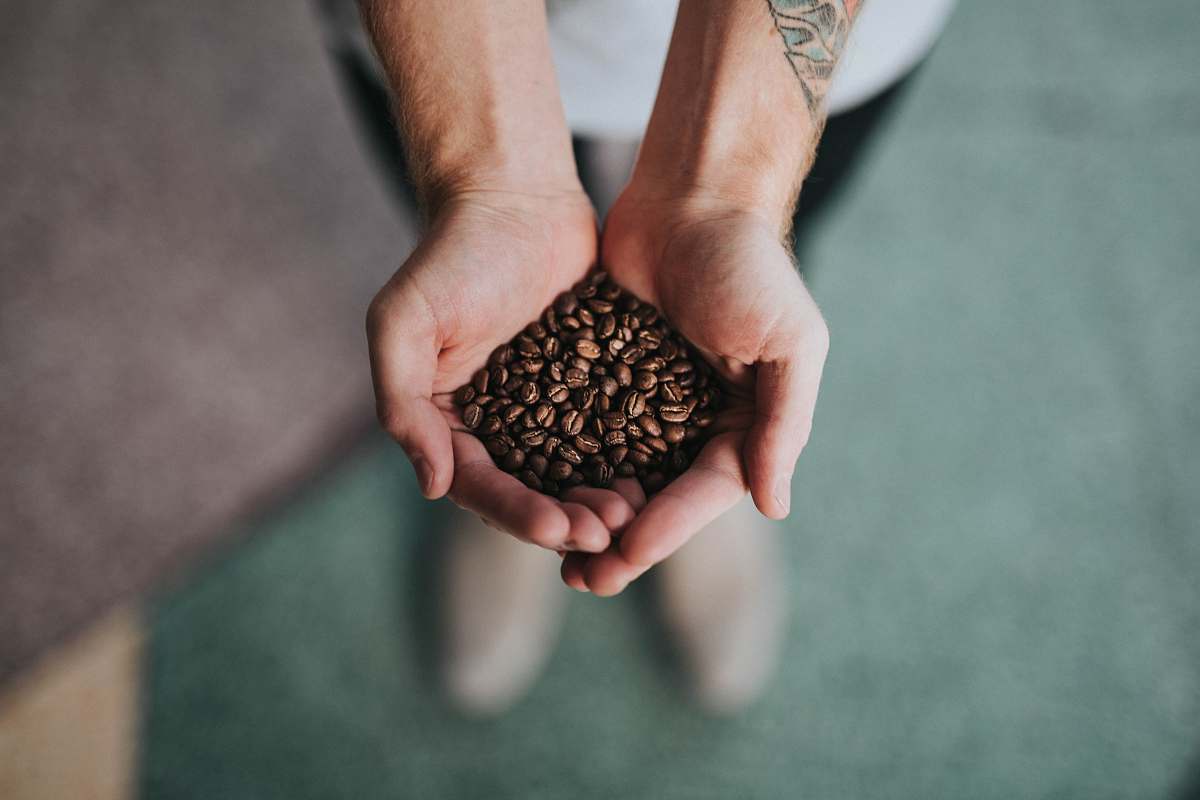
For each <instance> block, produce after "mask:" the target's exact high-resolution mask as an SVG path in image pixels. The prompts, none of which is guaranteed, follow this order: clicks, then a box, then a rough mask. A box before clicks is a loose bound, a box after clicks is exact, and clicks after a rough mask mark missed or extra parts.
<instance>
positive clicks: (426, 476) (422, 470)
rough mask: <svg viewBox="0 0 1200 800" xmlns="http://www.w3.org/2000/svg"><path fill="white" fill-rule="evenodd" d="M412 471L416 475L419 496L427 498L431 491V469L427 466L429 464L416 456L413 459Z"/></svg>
mask: <svg viewBox="0 0 1200 800" xmlns="http://www.w3.org/2000/svg"><path fill="white" fill-rule="evenodd" d="M413 470H414V471H416V473H417V484H418V485H419V486H420V487H421V494H423V495H425V496H426V497H428V496H429V492H430V491H431V490H432V489H433V467H431V466H429V462H428V461H426V460H425V459H424V458H423V457H421V456H417V457H416V458H414V459H413Z"/></svg>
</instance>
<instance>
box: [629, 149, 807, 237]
mask: <svg viewBox="0 0 1200 800" xmlns="http://www.w3.org/2000/svg"><path fill="white" fill-rule="evenodd" d="M798 189H799V186H798V182H797V181H795V180H791V179H789V180H786V181H781V180H779V179H778V176H777V175H773V174H772V171H771V169H770V168H769V167H767V168H764V169H762V170H757V169H752V170H748V171H746V172H741V171H738V170H734V169H728V168H721V167H719V168H717V169H714V170H708V169H705V168H702V167H701V168H695V167H691V166H673V167H672V168H670V169H662V168H661V167H659V166H655V167H650V166H646V167H644V168H643V167H642V166H641V165H639V168H638V169H637V170H636V171H635V172H634V176H633V178H632V179H631V180H630V182H629V185H628V186H627V187H626V189H625V191H624V193H623V194H622V196H621V199H622V202H623V203H624V204H625V205H627V206H630V207H636V208H640V209H642V212H641V213H642V214H645V215H646V216H645V219H647V220H649V219H653V218H659V217H661V216H662V215H663V213H664V212H665V213H666V214H667V215H668V216H670V217H671V218H673V219H676V220H679V221H681V222H694V221H703V220H715V219H731V218H748V219H754V220H757V221H759V222H760V223H762V224H763V225H765V226H767V227H768V228H770V229H771V230H773V231H776V232H777V233H778V235H779V236H780V238H783V237H784V236H786V235H787V234H788V232H789V230H790V228H791V221H792V213H793V210H794V206H795V200H796V193H797V191H798Z"/></svg>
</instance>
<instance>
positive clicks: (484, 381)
mask: <svg viewBox="0 0 1200 800" xmlns="http://www.w3.org/2000/svg"><path fill="white" fill-rule="evenodd" d="M471 385H473V386H474V387H475V391H476V392H478V393H479V394H487V390H488V371H487V370H486V369H480V370H476V371H475V374H474V375H472V376H471Z"/></svg>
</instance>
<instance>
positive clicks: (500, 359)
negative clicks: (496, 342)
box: [488, 344, 514, 364]
mask: <svg viewBox="0 0 1200 800" xmlns="http://www.w3.org/2000/svg"><path fill="white" fill-rule="evenodd" d="M513 352H514V351H513V347H512V345H511V344H502V345H500V346H499V347H497V348H496V349H495V350H493V351H492V354H491V355H490V356H488V363H489V364H507V363H508V362H510V361H512V360H513V358H514V356H513Z"/></svg>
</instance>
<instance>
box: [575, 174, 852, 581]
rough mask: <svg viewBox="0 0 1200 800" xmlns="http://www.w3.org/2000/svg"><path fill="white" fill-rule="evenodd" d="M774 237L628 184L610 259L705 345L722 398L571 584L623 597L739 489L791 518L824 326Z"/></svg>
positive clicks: (772, 231)
mask: <svg viewBox="0 0 1200 800" xmlns="http://www.w3.org/2000/svg"><path fill="white" fill-rule="evenodd" d="M782 238H783V237H781V235H780V231H779V227H778V225H777V223H775V222H773V221H772V219H771V218H770V217H769V216H767V215H759V214H756V213H754V212H753V211H749V210H745V209H743V208H739V207H737V206H735V205H734V204H730V203H725V202H722V201H720V200H719V199H708V198H704V197H696V196H691V197H686V198H679V199H673V198H671V197H670V195H669V193H661V192H652V191H647V190H645V189H643V188H641V187H638V186H637V185H636V184H631V185H630V187H629V188H627V189H626V191H625V192H624V194H623V195H622V196H621V198H620V199H619V200H618V202H617V204H616V205H615V206H614V207H613V210H612V211H611V212H610V214H609V216H608V219H607V221H606V223H605V230H604V236H603V241H602V245H601V260H602V262H603V264H604V266H605V268H606V269H607V270H608V271H609V273H610V274H611V275H612V276H613V278H614V279H615V280H616V281H617V282H618V283H620V284H622V285H623V286H624V287H625V288H627V289H629V290H630V291H632V292H634V293H635V294H637V295H638V296H639V297H642V298H643V299H645V300H648V301H650V302H652V303H654V304H655V305H657V306H658V307H659V308H660V309H661V310H662V311H663V312H664V313H665V314H666V316H667V318H668V320H669V321H670V322H671V324H672V325H673V326H674V327H675V328H677V329H678V330H679V331H680V332H681V333H682V334H683V335H684V336H685V337H687V338H688V339H689V340H690V341H691V342H693V343H694V344H696V345H697V346H698V347H699V349H700V350H701V352H702V354H703V355H704V356H705V357H706V358H707V359H708V360H709V361H710V362H711V363H712V365H713V366H714V367H715V368H716V370H717V371H718V373H719V374H720V375H721V376H722V378H723V379H724V380H725V382H726V383H727V384H728V385H727V389H728V391H727V392H726V397H727V401H726V408H725V409H724V410H723V411H722V413H721V414H720V416H719V417H718V420H717V422H716V423H715V425H714V428H713V429H714V430H716V431H717V433H716V435H715V436H713V438H712V439H711V440H710V441H709V442H708V443H707V444H706V445H705V446H704V448H703V449H702V450H701V452H700V454H699V455H698V456H697V458H696V460H695V461H694V462H693V464H692V466H691V467H690V468H689V469H688V470H687V471H686V472H684V473H683V474H682V475H681V476H679V477H678V478H676V479H675V480H674V481H673V482H672V483H670V484H669V485H668V486H667V487H666V488H664V489H663V490H662V491H660V492H659V493H658V494H656V495H654V496H653V497H652V498H651V499H650V500H649V503H648V504H645V506H644V508H639V510H638V514H637V516H636V518H635V519H634V520H633V521H632V522H631V523H630V524H629V525H628V527H627V528H626V529H625V530H624V532H623V534H622V535H621V536H620V538H619V539H618V540H616V541H614V543H613V545H612V547H610V548H609V549H608V550H607V551H605V552H604V553H600V554H594V555H587V554H583V553H576V554H571V555H568V556H567V558H566V560H565V561H564V563H563V579H564V581H566V583H567V584H568V585H571V586H573V587H575V588H577V589H587V590H590V591H592V592H595V593H596V594H601V595H610V594H615V593H617V592H620V591H621V590H622V589H624V588H625V586H627V585H628V584H629V583H630V582H631V581H632V580H634V579H635V578H636V577H638V576H639V575H641V574H642V573H643V572H645V571H646V570H647V569H649V568H650V567H651V566H653V565H654V564H657V563H658V562H660V561H662V560H663V559H664V558H666V557H667V556H669V555H670V554H671V553H673V552H674V551H675V550H677V549H678V548H679V547H680V546H682V545H683V544H684V543H685V542H686V541H687V540H688V539H689V538H690V537H691V536H692V535H694V534H695V533H697V532H698V531H699V530H700V529H702V528H703V527H704V526H705V525H707V524H708V523H709V522H711V521H712V520H714V519H715V518H716V517H718V516H719V515H720V514H721V513H723V512H724V511H726V510H727V509H729V508H731V507H732V506H733V505H734V504H735V503H737V501H738V500H739V499H741V498H742V497H743V496H745V494H746V491H747V490H749V491H750V492H751V493H752V494H753V496H754V502H755V504H756V505H757V506H758V509H759V510H760V511H761V512H762V513H763V514H765V515H766V516H768V517H772V518H775V519H779V518H782V517H784V516H786V515H787V513H788V511H789V508H790V497H791V478H792V472H793V470H794V469H795V464H796V460H797V458H798V457H799V455H800V452H801V450H802V449H803V448H804V446H805V444H806V443H807V441H808V437H809V432H810V430H811V427H812V420H813V411H814V408H815V406H816V401H817V389H818V387H819V385H820V381H821V371H822V368H823V366H824V363H825V356H826V353H827V352H828V348H829V334H828V330H827V328H826V326H825V323H824V320H823V319H822V317H821V314H820V311H819V310H818V309H817V306H816V303H815V302H814V301H813V298H812V296H811V295H810V294H809V293H808V290H807V289H806V288H805V286H804V283H803V281H802V280H801V279H800V276H799V274H798V273H797V271H796V268H795V265H794V263H793V261H792V257H791V253H790V251H789V249H788V248H787V247H785V245H784V243H783V241H782ZM634 505H635V507H637V506H640V505H641V503H637V502H634Z"/></svg>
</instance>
